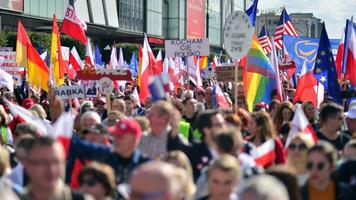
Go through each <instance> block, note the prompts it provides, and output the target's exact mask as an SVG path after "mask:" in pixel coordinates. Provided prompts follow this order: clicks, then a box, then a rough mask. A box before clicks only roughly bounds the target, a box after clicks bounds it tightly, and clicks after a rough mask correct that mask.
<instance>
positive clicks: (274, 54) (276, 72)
mask: <svg viewBox="0 0 356 200" xmlns="http://www.w3.org/2000/svg"><path fill="white" fill-rule="evenodd" d="M271 44H272V53H271V61H272V66H273V69H274V75H275V78H276V84H277V85H276V87H277V94H278V97H279V100H280V101H282V100H283V92H282V91H283V87H282V82H281V78H280V74H279V66H278V56H277V49H276V46H275V43H274V40H272V41H271Z"/></svg>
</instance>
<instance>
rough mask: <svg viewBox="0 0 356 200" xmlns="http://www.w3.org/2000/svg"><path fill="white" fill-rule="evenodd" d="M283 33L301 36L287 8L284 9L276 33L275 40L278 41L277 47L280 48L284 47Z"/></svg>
mask: <svg viewBox="0 0 356 200" xmlns="http://www.w3.org/2000/svg"><path fill="white" fill-rule="evenodd" d="M283 34H284V35H292V36H299V34H298V32H297V30H296V29H295V28H294V26H293V24H292V21H291V20H290V18H289V15H288V13H287V11H286V9H283V12H282V14H281V17H280V18H279V22H278V25H277V28H276V32H275V33H274V42H275V43H276V47H277V48H278V49H282V46H283V40H282V35H283Z"/></svg>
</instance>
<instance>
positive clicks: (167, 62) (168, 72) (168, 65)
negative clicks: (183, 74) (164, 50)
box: [162, 57, 174, 91]
mask: <svg viewBox="0 0 356 200" xmlns="http://www.w3.org/2000/svg"><path fill="white" fill-rule="evenodd" d="M173 67H174V61H173V59H172V58H167V57H165V58H164V60H163V67H162V70H163V71H162V75H163V76H164V77H168V80H169V86H168V87H169V91H173V90H174V84H173V81H172V80H173V77H174V74H173V73H174V72H173Z"/></svg>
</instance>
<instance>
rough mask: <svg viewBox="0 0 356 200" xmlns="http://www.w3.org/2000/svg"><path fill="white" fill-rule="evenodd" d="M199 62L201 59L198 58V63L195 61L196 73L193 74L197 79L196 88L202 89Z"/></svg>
mask: <svg viewBox="0 0 356 200" xmlns="http://www.w3.org/2000/svg"><path fill="white" fill-rule="evenodd" d="M200 61H201V58H200V57H199V58H198V61H197V63H196V64H197V65H196V68H195V69H196V71H195V74H196V77H197V84H196V86H197V87H203V81H202V80H201V75H200V73H201V72H200V67H199V66H200Z"/></svg>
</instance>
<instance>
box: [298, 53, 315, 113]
mask: <svg viewBox="0 0 356 200" xmlns="http://www.w3.org/2000/svg"><path fill="white" fill-rule="evenodd" d="M306 62H307V61H306V60H305V61H304V63H303V67H302V71H301V73H300V76H299V80H298V83H297V88H296V92H295V94H294V99H293V102H294V103H296V102H298V101H302V102H304V101H308V100H310V101H312V102H313V104H314V106H315V107H318V98H317V93H316V92H315V89H314V88H315V87H316V86H317V85H318V81H317V80H316V79H315V77H314V73H313V71H311V72H307V65H306Z"/></svg>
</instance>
